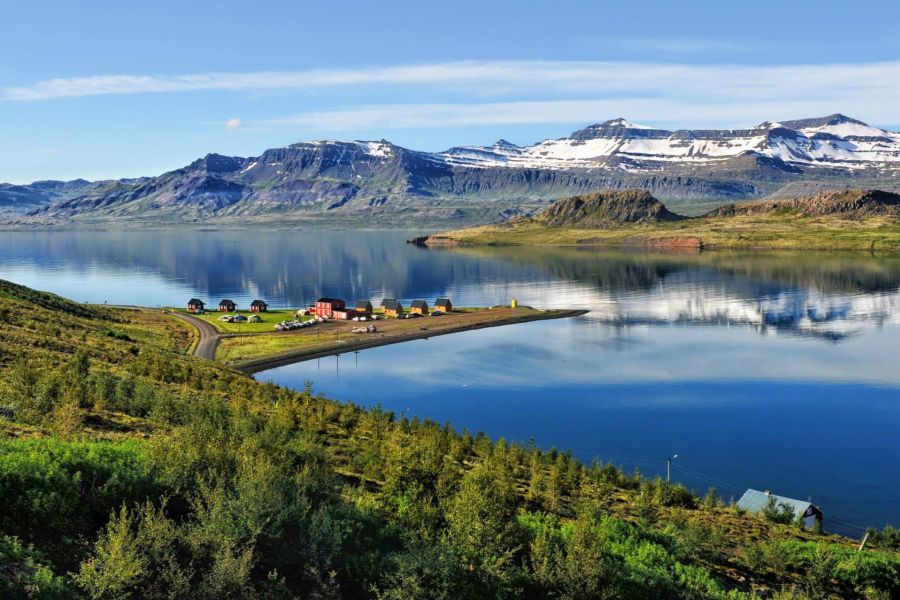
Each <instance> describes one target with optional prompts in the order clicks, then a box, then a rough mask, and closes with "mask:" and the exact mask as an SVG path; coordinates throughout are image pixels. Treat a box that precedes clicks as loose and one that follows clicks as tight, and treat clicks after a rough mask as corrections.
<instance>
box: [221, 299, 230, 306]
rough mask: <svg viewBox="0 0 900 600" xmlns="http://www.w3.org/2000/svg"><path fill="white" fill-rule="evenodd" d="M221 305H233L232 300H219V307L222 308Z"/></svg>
mask: <svg viewBox="0 0 900 600" xmlns="http://www.w3.org/2000/svg"><path fill="white" fill-rule="evenodd" d="M223 304H234V300H229V299H228V298H226V299H225V300H219V306H222V305H223Z"/></svg>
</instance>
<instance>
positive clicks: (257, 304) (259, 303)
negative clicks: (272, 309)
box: [250, 300, 268, 306]
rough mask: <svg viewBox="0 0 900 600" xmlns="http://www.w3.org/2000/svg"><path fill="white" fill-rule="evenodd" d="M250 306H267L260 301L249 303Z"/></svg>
mask: <svg viewBox="0 0 900 600" xmlns="http://www.w3.org/2000/svg"><path fill="white" fill-rule="evenodd" d="M250 306H268V304H266V303H265V302H263V301H262V300H254V301H253V302H251V303H250Z"/></svg>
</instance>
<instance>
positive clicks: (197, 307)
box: [188, 298, 206, 312]
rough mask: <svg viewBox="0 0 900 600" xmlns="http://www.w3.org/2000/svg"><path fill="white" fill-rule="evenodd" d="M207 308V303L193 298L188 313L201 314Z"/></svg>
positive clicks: (189, 302)
mask: <svg viewBox="0 0 900 600" xmlns="http://www.w3.org/2000/svg"><path fill="white" fill-rule="evenodd" d="M204 308H206V303H205V302H204V301H203V300H200V299H198V298H191V299H190V300H188V311H189V312H201V311H203V309H204Z"/></svg>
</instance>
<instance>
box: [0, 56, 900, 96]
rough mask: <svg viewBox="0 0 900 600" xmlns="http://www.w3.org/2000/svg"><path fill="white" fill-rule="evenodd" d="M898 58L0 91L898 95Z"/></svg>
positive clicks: (301, 74) (146, 80)
mask: <svg viewBox="0 0 900 600" xmlns="http://www.w3.org/2000/svg"><path fill="white" fill-rule="evenodd" d="M898 80H900V61H893V62H877V63H859V64H824V65H787V66H747V65H690V64H658V63H644V62H573V61H468V62H449V63H434V64H423V65H410V66H397V67H385V68H371V69H333V70H307V71H293V72H268V71H263V72H256V73H205V74H194V75H176V76H150V75H101V76H95V77H75V78H69V79H50V80H46V81H41V82H38V83H35V84H32V85H26V86H18V87H6V88H3V89H2V91H0V97H2V98H4V99H6V100H15V101H37V100H50V99H56V98H73V97H83V96H100V95H122V94H146V93H178V92H181V93H184V92H197V91H261V90H279V89H286V90H291V89H309V90H315V89H323V88H333V87H347V86H369V87H374V86H414V87H429V86H441V85H460V84H472V85H478V86H484V88H483V89H469V90H460V91H462V92H466V91H468V92H471V93H472V94H477V93H490V92H491V91H494V92H496V93H509V94H515V93H523V92H534V91H538V90H539V91H542V92H543V93H545V94H546V93H557V92H565V93H572V92H588V93H604V94H624V95H641V94H659V93H661V92H666V93H667V95H696V94H698V93H704V94H711V95H712V97H713V98H724V97H728V98H732V99H741V98H747V99H751V98H759V97H760V96H764V95H768V94H777V96H778V97H782V98H783V97H786V96H796V95H804V96H808V95H810V94H812V93H815V92H819V91H823V90H826V91H831V92H834V91H838V92H840V91H842V90H847V91H850V90H856V91H857V92H859V93H867V92H872V91H876V92H878V93H884V92H893V97H896V94H897V87H898V86H897V85H896V82H897V81H898Z"/></svg>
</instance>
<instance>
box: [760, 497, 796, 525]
mask: <svg viewBox="0 0 900 600" xmlns="http://www.w3.org/2000/svg"><path fill="white" fill-rule="evenodd" d="M762 514H763V516H765V517H766V519H768V520H769V521H772V522H773V523H782V524H784V525H789V524H791V523H793V522H794V519H796V515H795V514H794V507H792V506H791V505H790V504H788V503H786V502H777V501H776V500H775V496H769V501H768V502H766V505H765V506H764V507H763V509H762Z"/></svg>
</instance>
